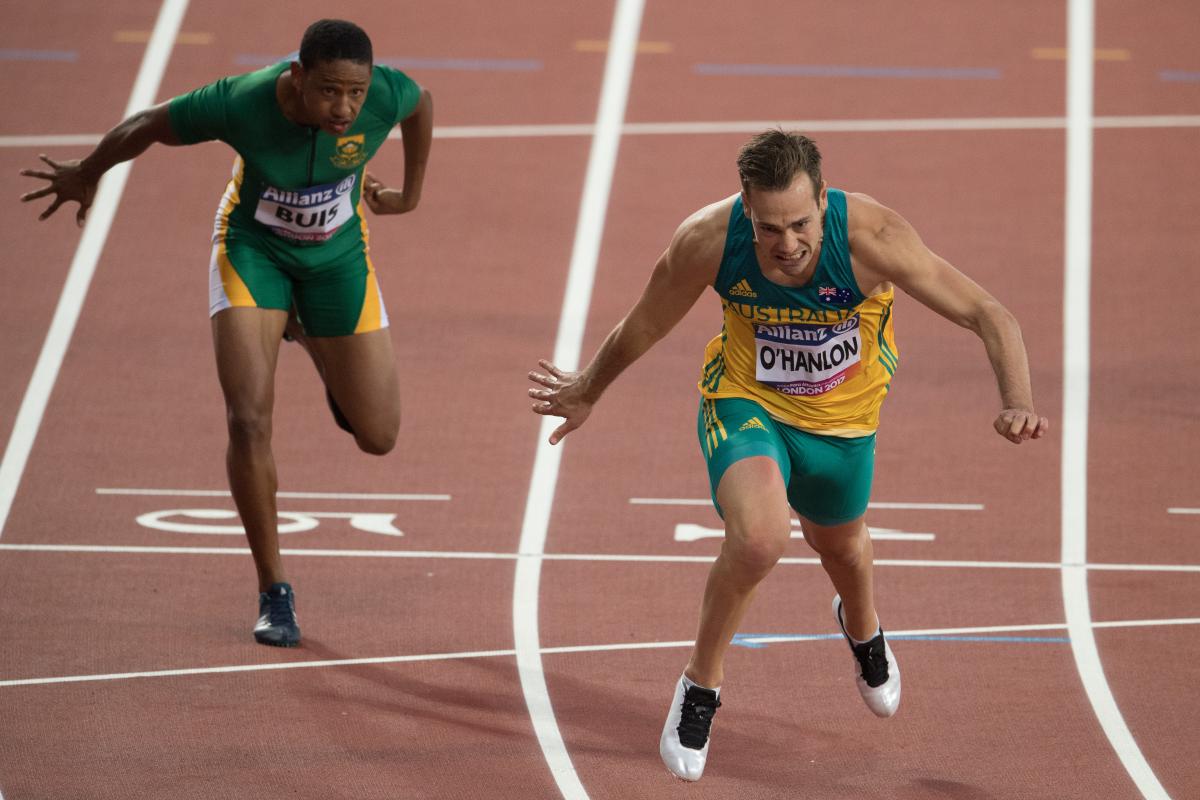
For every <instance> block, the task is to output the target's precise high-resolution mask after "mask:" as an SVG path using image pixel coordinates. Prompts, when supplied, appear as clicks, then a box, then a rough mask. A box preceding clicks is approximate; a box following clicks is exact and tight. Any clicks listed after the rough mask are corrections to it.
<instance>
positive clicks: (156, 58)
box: [0, 0, 188, 535]
mask: <svg viewBox="0 0 1200 800" xmlns="http://www.w3.org/2000/svg"><path fill="white" fill-rule="evenodd" d="M187 5H188V0H163V4H162V7H161V8H159V11H158V20H157V22H155V24H154V32H153V33H152V34H151V36H150V43H149V44H147V45H146V54H145V55H144V56H143V57H142V65H141V67H140V68H139V69H138V74H137V78H136V80H135V81H134V84H133V90H132V92H130V95H129V104H128V105H127V106H126V107H125V116H126V117H128V116H129V115H130V114H133V113H134V112H135V111H140V110H141V109H143V108H145V107H147V106H149V105H152V104H153V103H154V99H155V97H156V95H157V94H158V86H159V83H160V82H161V81H162V76H163V72H164V71H165V70H166V67H167V60H168V59H169V58H170V57H171V47H172V45H173V44H174V43H175V37H176V36H177V35H178V34H179V26H180V23H182V22H183V15H184V12H185V11H187ZM130 166H131V162H128V161H126V162H125V163H123V164H117V165H116V166H115V167H113V168H112V169H110V170H109V171H108V173H107V174H106V175H105V176H104V179H103V180H102V181H101V182H100V187H99V188H98V189H97V191H96V198H95V201H94V202H93V204H92V208H91V211H90V212H89V213H88V219H87V223H86V224H85V225H84V228H83V236H82V237H81V238H80V240H79V247H77V248H76V250H75V257H74V258H73V259H72V260H71V268H70V270H69V271H68V272H67V279H66V282H65V283H64V284H63V290H62V295H61V296H60V297H59V300H58V307H57V308H56V309H55V310H54V318H53V319H52V320H51V322H50V330H49V331H48V332H47V333H46V341H45V343H44V344H43V345H42V352H41V354H40V355H39V356H38V360H37V365H36V366H35V367H34V368H33V376H32V377H31V378H30V379H29V386H28V387H27V388H26V389H25V397H24V399H23V400H22V401H21V408H20V410H19V411H17V421H16V422H15V423H14V424H13V432H12V436H11V437H10V438H9V440H8V446H7V447H6V448H5V450H4V460H3V461H0V535H3V534H4V525H5V523H6V522H7V521H8V514H9V512H10V511H11V510H12V504H13V499H14V498H15V497H16V494H17V486H18V485H20V483H21V475H22V474H24V472H25V464H26V462H27V461H28V460H29V453H30V451H31V450H32V449H33V442H34V439H36V438H37V432H38V428H40V427H41V424H42V415H43V414H44V413H45V411H46V404H47V403H48V402H49V400H50V392H51V391H52V390H53V389H54V382H55V381H56V380H57V379H58V370H59V368H60V367H61V366H62V361H63V356H65V355H66V352H67V345H68V344H70V342H71V334H72V333H73V332H74V331H75V323H76V322H77V321H78V320H79V312H80V311H81V310H82V309H83V301H84V298H85V297H87V291H88V287H89V286H90V285H91V283H92V276H93V275H94V274H95V272H96V264H97V262H98V261H99V260H100V253H101V252H102V251H103V250H104V242H105V240H107V239H108V231H109V228H111V227H112V221H113V217H115V216H116V213H117V206H118V204H119V203H120V200H121V193H122V192H124V191H125V181H126V180H127V179H128V178H129V169H130ZM68 214H70V211H69V210H60V211H59V212H58V217H57V218H56V219H54V224H57V225H62V224H64V220H63V219H62V218H63V217H65V216H67V215H68ZM47 224H50V223H47ZM39 232H40V233H42V235H44V236H51V235H53V229H51V228H49V227H47V228H43V229H42V231H39Z"/></svg>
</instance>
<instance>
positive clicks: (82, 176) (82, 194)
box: [21, 154, 99, 225]
mask: <svg viewBox="0 0 1200 800" xmlns="http://www.w3.org/2000/svg"><path fill="white" fill-rule="evenodd" d="M38 158H40V159H41V160H42V161H44V162H46V164H48V165H49V166H50V168H51V169H53V170H54V171H53V172H47V171H45V170H41V169H23V170H21V174H22V175H25V176H27V177H30V178H41V179H42V180H44V181H49V182H50V183H49V185H48V186H43V187H42V188H40V189H35V190H33V191H32V192H26V193H25V194H23V195H21V200H22V202H26V203H27V202H29V201H30V200H37V199H38V198H39V197H45V196H46V195H50V194H52V195H54V202H52V203H51V204H50V207H49V208H47V209H46V210H45V211H43V212H42V213H41V214H40V215H38V220H39V221H41V220H44V219H46V218H47V217H49V216H50V215H51V214H53V213H54V212H55V211H58V207H59V206H61V205H62V204H63V203H65V202H67V201H68V200H74V201H75V202H77V203H79V210H78V211H77V212H75V222H76V223H78V224H79V225H83V221H84V220H85V219H86V218H87V212H88V209H89V208H91V205H92V200H93V198H95V196H96V184H97V183H99V180H98V179H97V178H90V177H88V176H87V174H86V173H85V172H84V170H83V168H82V167H81V166H80V162H79V160H78V159H72V160H70V161H61V162H59V161H55V160H54V159H52V158H49V157H47V156H45V155H43V154H38Z"/></svg>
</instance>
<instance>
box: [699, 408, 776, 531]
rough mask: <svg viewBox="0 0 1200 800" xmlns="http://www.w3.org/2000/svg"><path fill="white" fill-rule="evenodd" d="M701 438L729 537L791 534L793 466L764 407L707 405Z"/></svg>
mask: <svg viewBox="0 0 1200 800" xmlns="http://www.w3.org/2000/svg"><path fill="white" fill-rule="evenodd" d="M697 434H698V436H699V438H700V450H701V453H702V454H703V455H704V458H705V461H706V462H707V465H708V480H709V488H710V490H711V492H712V498H713V505H714V506H715V507H716V509H717V513H718V514H720V515H721V517H722V519H724V520H725V521H726V530H727V534H728V532H730V531H738V530H744V529H746V528H748V527H749V528H759V527H762V526H767V527H769V528H771V529H773V530H774V529H780V528H783V529H790V522H789V514H788V504H787V483H788V477H789V475H790V472H791V465H790V463H789V460H788V458H787V450H786V447H785V445H784V442H783V440H782V439H781V437H780V435H779V431H778V427H777V425H776V423H775V422H774V421H773V420H771V418H770V417H769V416H767V414H766V412H765V411H763V409H762V407H761V406H759V405H758V404H757V403H755V402H753V401H751V400H745V399H742V398H722V399H717V400H713V399H702V400H701V401H700V414H699V417H698V420H697ZM788 535H790V534H788Z"/></svg>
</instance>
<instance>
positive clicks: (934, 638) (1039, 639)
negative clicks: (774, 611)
mask: <svg viewBox="0 0 1200 800" xmlns="http://www.w3.org/2000/svg"><path fill="white" fill-rule="evenodd" d="M887 637H888V639H890V640H891V641H893V642H899V641H911V642H986V643H988V644H1070V643H1071V640H1070V639H1068V638H1067V637H1065V636H957V635H953V634H949V635H946V636H939V635H919V636H916V635H914V636H906V635H904V634H902V633H898V634H895V635H892V634H887ZM841 638H842V635H841V634H840V633H829V634H794V635H793V634H785V633H739V634H736V635H735V636H734V637H733V642H732V644H734V645H736V646H738V647H748V648H751V649H754V650H761V649H763V648H764V647H767V646H768V645H771V644H784V643H785V642H814V641H818V640H821V639H841ZM763 639H769V640H770V641H761V640H763Z"/></svg>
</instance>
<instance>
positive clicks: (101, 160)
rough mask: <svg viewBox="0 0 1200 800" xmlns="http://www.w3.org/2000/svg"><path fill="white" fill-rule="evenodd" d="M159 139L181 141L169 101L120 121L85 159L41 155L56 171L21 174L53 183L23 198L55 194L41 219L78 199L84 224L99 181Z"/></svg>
mask: <svg viewBox="0 0 1200 800" xmlns="http://www.w3.org/2000/svg"><path fill="white" fill-rule="evenodd" d="M155 142H158V143H160V144H166V145H172V146H174V145H179V144H181V142H180V141H179V137H178V136H176V135H175V130H174V128H172V127H171V116H170V114H169V113H168V111H167V104H166V103H161V104H159V105H157V106H153V107H151V108H147V109H145V110H144V111H139V112H138V113H136V114H134V115H133V116H131V117H129V118H128V119H126V120H125V121H123V122H122V123H120V124H119V125H117V126H116V127H115V128H113V129H112V130H110V131H109V132H108V133H106V134H104V138H103V139H101V140H100V143H99V144H98V145H96V149H95V150H93V151H92V152H91V154H90V155H88V156H87V157H86V158H84V159H82V160H71V161H62V162H58V161H54V160H52V159H50V158H47V157H46V156H45V155H39V156H38V158H40V159H41V160H42V161H44V162H45V163H46V164H47V165H49V166H50V168H51V169H53V172H47V171H45V170H33V169H23V170H21V174H22V175H27V176H29V177H31V178H41V179H42V180H45V181H49V182H50V183H49V185H48V186H43V187H42V188H41V189H36V190H34V191H32V192H26V193H25V194H23V195H21V200H22V201H25V202H28V201H30V200H36V199H38V198H39V197H45V196H46V195H50V194H53V195H54V200H53V202H51V204H50V207H49V208H47V209H46V210H45V211H43V212H42V213H41V215H40V216H39V217H38V219H39V220H44V219H46V218H47V217H49V216H50V215H51V214H53V213H54V212H55V211H57V210H58V207H59V206H61V205H62V204H63V203H65V202H67V201H68V200H74V201H76V202H77V203H79V211H78V212H77V213H76V214H75V221H76V222H77V223H78V224H80V225H82V224H83V221H84V219H85V218H86V217H87V212H88V209H89V208H90V207H91V205H92V200H93V198H95V196H96V185H97V184H98V183H99V182H100V177H101V176H102V175H104V173H105V172H108V170H110V169H112V167H113V166H115V165H116V164H119V163H121V162H122V161H129V160H130V159H134V158H137V157H138V156H140V155H141V154H142V153H144V152H145V151H146V148H148V147H149V146H150V145H152V144H154V143H155Z"/></svg>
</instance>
